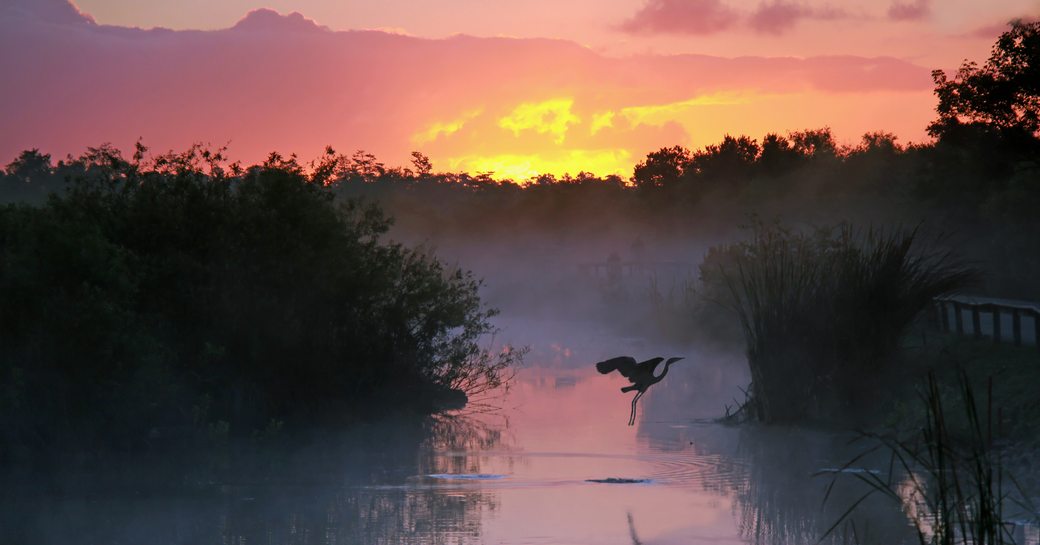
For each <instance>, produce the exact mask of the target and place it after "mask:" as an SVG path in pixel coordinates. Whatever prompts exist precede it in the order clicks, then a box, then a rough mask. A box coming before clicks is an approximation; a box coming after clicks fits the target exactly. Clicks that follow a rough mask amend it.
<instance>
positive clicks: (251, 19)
mask: <svg viewBox="0 0 1040 545" xmlns="http://www.w3.org/2000/svg"><path fill="white" fill-rule="evenodd" d="M234 30H247V31H253V32H314V31H316V30H318V31H321V30H328V27H324V26H321V25H319V24H318V23H315V22H314V21H312V20H310V19H308V18H306V17H304V16H303V15H301V14H299V13H297V12H295V11H294V12H292V13H290V14H288V15H281V14H280V13H278V12H277V11H274V10H273V9H268V8H261V9H256V10H253V11H250V12H249V13H248V14H246V16H245V17H243V18H242V20H240V21H239V22H238V23H236V24H235V26H234Z"/></svg>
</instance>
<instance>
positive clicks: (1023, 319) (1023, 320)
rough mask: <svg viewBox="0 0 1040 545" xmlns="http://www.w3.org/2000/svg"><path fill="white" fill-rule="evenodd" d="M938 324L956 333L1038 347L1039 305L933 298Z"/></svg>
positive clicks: (965, 298) (961, 296)
mask: <svg viewBox="0 0 1040 545" xmlns="http://www.w3.org/2000/svg"><path fill="white" fill-rule="evenodd" d="M935 304H936V306H937V307H938V308H937V310H938V314H939V316H938V317H939V327H941V328H942V330H943V331H946V332H950V333H957V334H958V335H971V336H973V337H975V338H976V339H984V338H989V339H993V342H997V343H1000V342H1006V343H1013V344H1015V345H1016V346H1023V345H1025V346H1036V347H1037V348H1040V342H1038V340H1040V304H1038V303H1031V302H1028V301H1014V300H1010V299H994V298H991V297H973V296H967V295H950V296H946V297H939V298H936V300H935Z"/></svg>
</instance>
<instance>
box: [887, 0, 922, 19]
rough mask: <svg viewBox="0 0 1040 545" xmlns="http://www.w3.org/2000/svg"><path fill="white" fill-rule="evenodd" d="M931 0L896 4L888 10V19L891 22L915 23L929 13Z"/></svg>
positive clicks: (914, 0) (916, 0) (915, 0)
mask: <svg viewBox="0 0 1040 545" xmlns="http://www.w3.org/2000/svg"><path fill="white" fill-rule="evenodd" d="M931 4H932V2H931V0H913V1H912V2H896V3H894V4H892V5H891V6H889V8H888V18H889V19H891V20H893V21H917V20H920V19H924V18H925V17H927V16H928V14H929V13H931V8H932V5H931Z"/></svg>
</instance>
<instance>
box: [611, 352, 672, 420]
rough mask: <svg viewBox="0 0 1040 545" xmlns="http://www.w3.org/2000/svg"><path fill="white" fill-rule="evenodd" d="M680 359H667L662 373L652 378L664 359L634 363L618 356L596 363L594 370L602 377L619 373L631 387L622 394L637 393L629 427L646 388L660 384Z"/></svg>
mask: <svg viewBox="0 0 1040 545" xmlns="http://www.w3.org/2000/svg"><path fill="white" fill-rule="evenodd" d="M681 359H683V358H668V361H665V362H664V371H662V372H661V374H660V375H657V376H654V371H655V370H657V366H658V365H660V364H661V362H662V361H664V358H651V359H648V360H646V361H643V362H639V363H636V360H635V358H633V357H631V356H620V357H617V358H610V359H609V360H604V361H601V362H599V363H597V364H596V370H597V371H599V372H600V373H603V374H604V375H606V374H608V373H611V372H613V371H617V372H619V373H621V376H623V377H625V378H627V379H628V381H629V382H631V383H632V385H631V386H625V387H624V388H622V389H621V391H622V392H624V393H628V392H631V391H633V390H635V391H637V392H639V393H637V394H636V396H635V397H633V398H632V415H631V416H629V417H628V425H629V426H631V425H633V424H635V423H636V403H638V402H639V398H641V397H643V394H645V393H646V390H647V388H649V387H651V386H653V385H654V384H657V383H658V382H661V379H663V378H664V376H665V375H667V374H668V367H669V366H671V365H672V364H673V363H675V362H677V361H679V360H681Z"/></svg>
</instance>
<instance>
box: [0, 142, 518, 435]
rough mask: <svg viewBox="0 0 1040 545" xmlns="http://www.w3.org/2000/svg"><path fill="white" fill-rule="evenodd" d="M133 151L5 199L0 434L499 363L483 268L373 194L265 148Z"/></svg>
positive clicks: (248, 413)
mask: <svg viewBox="0 0 1040 545" xmlns="http://www.w3.org/2000/svg"><path fill="white" fill-rule="evenodd" d="M143 151H144V150H143V149H139V150H138V153H137V154H136V156H135V158H134V159H133V160H132V161H127V160H124V159H123V158H122V157H121V156H120V154H119V153H118V152H115V151H114V150H111V149H107V148H102V149H97V150H91V152H90V153H88V154H87V155H85V156H84V157H82V158H80V159H78V160H74V161H70V162H68V163H65V164H63V165H62V169H64V171H65V172H73V173H75V174H74V176H70V180H71V181H70V182H69V183H68V185H67V188H66V190H65V191H63V192H58V193H54V194H51V195H50V196H49V198H48V199H47V200H46V202H45V203H44V204H43V205H40V206H35V207H32V206H27V205H7V206H5V207H3V208H0V301H2V312H0V344H2V345H3V347H4V350H3V351H2V353H0V384H2V385H3V389H2V390H0V412H2V413H3V414H4V427H3V432H2V433H3V434H4V439H5V441H3V443H4V444H6V445H18V444H22V445H45V444H51V443H53V442H55V441H58V440H62V439H65V438H69V437H71V438H76V439H80V440H90V439H96V438H106V439H105V440H106V441H112V439H113V436H114V439H115V440H116V442H117V443H123V444H129V443H132V442H134V441H139V440H141V439H142V438H144V437H147V436H149V435H155V434H157V433H164V432H168V431H169V430H171V429H178V428H179V427H180V428H183V427H185V426H187V427H191V426H211V425H219V426H228V425H230V426H231V428H232V430H234V429H239V430H250V429H256V428H262V427H263V426H266V425H268V423H269V422H271V421H272V419H275V420H277V419H282V418H286V417H291V416H293V415H297V414H300V413H309V414H329V413H330V412H333V409H336V410H337V411H338V412H339V413H343V414H347V415H351V414H353V415H356V414H358V412H359V411H363V410H364V409H363V407H364V406H365V405H364V403H366V402H371V401H373V400H374V399H376V396H384V397H385V399H390V398H393V400H394V401H395V402H399V403H404V404H406V405H407V404H408V403H409V402H415V401H420V402H421V401H423V400H425V401H426V402H430V401H431V399H432V398H434V397H436V396H437V395H438V394H443V393H444V392H447V391H448V390H449V389H450V388H456V387H469V388H479V387H481V386H485V385H487V384H488V383H492V384H493V383H495V382H497V381H498V380H499V379H500V378H501V375H500V373H501V372H502V370H503V369H504V366H505V365H507V364H508V363H509V362H510V360H511V358H512V355H510V354H509V353H506V354H505V355H504V356H497V355H496V356H492V355H491V354H488V353H487V352H485V351H484V350H482V348H481V346H480V344H478V343H479V342H481V337H482V336H483V335H485V334H488V333H491V332H492V331H493V328H492V326H491V324H490V322H489V318H490V317H491V316H492V315H493V312H492V311H489V310H487V309H485V308H484V307H483V306H482V304H481V301H480V299H479V297H478V293H477V292H478V282H477V281H476V280H475V279H474V278H472V276H471V275H470V274H469V273H466V272H463V271H461V270H458V269H454V268H451V267H446V266H445V265H444V264H442V263H441V262H440V261H438V260H437V259H435V258H434V257H432V256H430V255H427V254H426V253H424V252H422V251H417V250H411V249H407V248H405V247H402V246H401V245H398V244H392V243H385V242H382V241H381V240H380V236H381V235H382V234H383V233H384V232H385V231H386V230H387V228H388V226H389V221H388V219H387V218H386V217H384V215H383V214H382V212H381V211H380V210H379V209H378V208H377V207H375V206H371V205H365V204H362V203H360V202H357V201H349V200H348V201H342V202H341V201H337V200H335V199H334V198H333V195H332V194H331V193H330V192H329V191H328V190H327V189H326V188H325V187H323V186H322V185H321V184H320V183H314V180H313V179H312V178H311V177H310V176H309V175H307V174H305V173H304V169H303V168H302V167H301V166H300V165H299V164H297V163H296V162H295V161H294V160H291V159H290V160H285V159H283V158H280V157H278V156H277V155H272V157H271V158H270V159H269V160H268V161H266V162H265V163H263V164H262V165H258V166H255V167H251V168H248V169H241V168H239V167H238V166H237V165H231V166H230V167H228V166H225V165H224V164H223V162H222V160H223V158H222V157H221V156H220V154H219V153H213V152H210V151H204V150H201V149H198V148H195V149H192V150H189V151H188V152H186V153H183V154H179V155H167V156H160V157H158V158H156V159H154V160H153V161H150V162H148V163H147V164H146V163H143V162H142V156H143ZM27 157H32V156H31V155H26V156H23V158H22V161H21V162H20V163H16V165H14V166H13V167H11V168H10V169H9V172H10V173H11V174H9V178H10V177H12V176H13V177H15V178H16V179H17V178H18V177H19V176H24V175H26V174H25V170H26V169H33V168H37V166H34V165H31V164H30V163H31V161H27V160H25V159H26V158H27Z"/></svg>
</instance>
